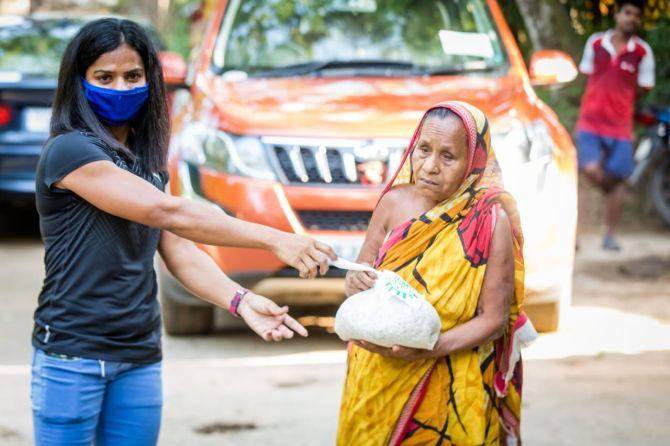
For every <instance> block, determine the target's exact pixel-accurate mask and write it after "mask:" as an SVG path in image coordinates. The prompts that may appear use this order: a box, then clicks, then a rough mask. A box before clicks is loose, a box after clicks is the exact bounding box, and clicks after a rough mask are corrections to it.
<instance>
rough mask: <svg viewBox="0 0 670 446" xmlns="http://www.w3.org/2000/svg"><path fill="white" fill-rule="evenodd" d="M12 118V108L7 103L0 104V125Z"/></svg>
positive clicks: (5, 123)
mask: <svg viewBox="0 0 670 446" xmlns="http://www.w3.org/2000/svg"><path fill="white" fill-rule="evenodd" d="M11 120H12V109H11V108H10V107H9V105H2V104H0V126H5V125H7V124H9V122H10V121H11Z"/></svg>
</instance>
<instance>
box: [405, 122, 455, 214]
mask: <svg viewBox="0 0 670 446" xmlns="http://www.w3.org/2000/svg"><path fill="white" fill-rule="evenodd" d="M412 165H413V174H414V180H415V184H416V186H417V187H418V188H419V190H420V191H421V192H422V193H423V194H424V195H425V196H426V197H428V198H430V199H432V200H434V201H435V202H438V203H439V202H441V201H444V200H445V199H447V198H449V197H450V196H451V195H453V194H454V193H455V192H456V191H457V190H458V188H459V187H460V185H461V182H462V181H463V177H464V175H465V171H466V170H467V168H468V141H467V134H466V131H465V127H463V122H462V121H461V120H460V119H459V118H458V117H455V116H448V117H447V118H444V119H441V118H437V117H430V118H428V119H427V120H426V121H425V122H424V124H423V127H422V129H421V135H419V140H418V141H417V144H416V147H415V148H414V151H413V152H412Z"/></svg>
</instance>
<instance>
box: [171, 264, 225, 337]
mask: <svg viewBox="0 0 670 446" xmlns="http://www.w3.org/2000/svg"><path fill="white" fill-rule="evenodd" d="M159 279H160V288H159V296H160V302H161V307H162V313H163V327H164V328H165V332H166V333H167V334H169V335H175V336H184V335H203V334H208V333H210V332H211V331H212V327H213V325H214V307H213V306H212V305H210V304H207V303H205V302H202V301H200V300H199V299H196V298H195V297H192V296H191V295H190V294H189V293H188V291H186V290H185V289H183V288H182V287H181V286H180V285H179V284H178V282H177V281H176V280H175V279H173V278H172V277H171V276H168V273H165V272H160V273H159Z"/></svg>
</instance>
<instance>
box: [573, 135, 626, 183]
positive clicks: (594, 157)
mask: <svg viewBox="0 0 670 446" xmlns="http://www.w3.org/2000/svg"><path fill="white" fill-rule="evenodd" d="M577 149H578V152H579V167H580V169H581V168H584V166H586V165H588V164H593V163H597V164H600V166H601V167H602V168H603V170H604V171H605V173H606V174H607V175H609V176H611V177H613V178H617V179H621V180H624V179H626V178H628V177H629V176H630V175H631V174H632V173H633V170H634V169H635V159H634V158H633V144H632V143H631V141H630V140H627V139H616V138H610V137H608V136H601V135H598V134H597V133H591V132H587V131H584V130H578V131H577Z"/></svg>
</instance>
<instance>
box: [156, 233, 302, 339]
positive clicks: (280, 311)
mask: <svg viewBox="0 0 670 446" xmlns="http://www.w3.org/2000/svg"><path fill="white" fill-rule="evenodd" d="M158 250H159V252H160V255H161V258H162V259H163V261H164V262H165V265H166V266H167V268H168V270H169V271H170V273H171V274H172V275H173V276H174V277H175V278H177V280H178V281H179V282H180V283H181V284H182V285H184V287H186V288H187V289H188V290H190V291H191V292H192V293H193V294H195V295H196V296H198V297H200V298H201V299H203V300H206V301H207V302H210V303H212V304H214V305H217V306H219V307H221V308H224V309H226V310H227V309H229V308H230V303H231V301H232V299H233V296H234V295H235V292H236V291H237V290H239V289H241V288H242V287H241V286H240V285H238V284H237V283H235V282H233V281H232V280H230V278H228V276H226V275H225V274H224V273H223V272H222V271H221V270H220V269H219V267H218V266H217V265H216V263H214V261H213V260H212V258H211V257H209V256H208V255H207V254H206V253H205V252H204V251H202V250H200V249H198V247H197V246H195V243H193V242H192V241H190V240H186V239H184V238H181V237H179V236H178V235H175V234H173V233H171V232H168V231H162V232H161V239H160V244H159V246H158ZM237 312H238V314H239V315H240V316H241V317H242V319H244V321H245V322H246V323H247V325H248V326H249V328H251V329H252V330H253V331H254V332H256V334H258V335H259V336H260V337H262V338H263V339H264V340H266V341H271V340H274V341H281V340H282V339H290V338H292V337H293V332H296V333H298V334H299V335H301V336H307V330H305V328H304V327H303V326H302V325H300V324H299V323H298V322H297V321H296V320H295V319H293V318H292V317H291V316H289V315H288V308H287V307H279V306H277V305H276V304H275V303H274V302H273V301H271V300H269V299H266V298H265V297H263V296H259V295H257V294H254V293H251V292H250V293H248V294H247V295H245V296H244V298H243V299H242V302H241V303H240V306H239V307H238V309H237Z"/></svg>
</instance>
